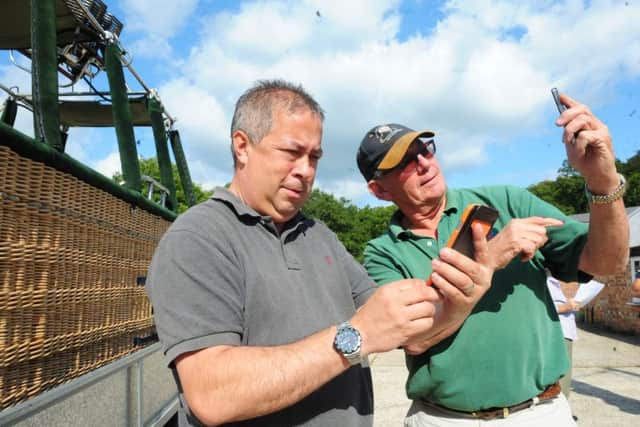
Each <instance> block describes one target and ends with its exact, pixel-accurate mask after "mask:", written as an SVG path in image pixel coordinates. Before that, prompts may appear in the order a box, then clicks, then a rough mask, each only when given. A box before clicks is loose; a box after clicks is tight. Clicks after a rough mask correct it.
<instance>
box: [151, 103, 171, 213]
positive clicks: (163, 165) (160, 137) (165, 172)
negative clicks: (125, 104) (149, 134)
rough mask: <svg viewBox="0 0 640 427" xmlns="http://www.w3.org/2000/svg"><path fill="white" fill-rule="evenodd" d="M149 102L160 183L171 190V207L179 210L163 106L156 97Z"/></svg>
mask: <svg viewBox="0 0 640 427" xmlns="http://www.w3.org/2000/svg"><path fill="white" fill-rule="evenodd" d="M148 102H149V106H148V109H149V118H150V119H151V128H152V129H153V139H154V140H155V142H156V153H157V155H158V167H159V168H160V183H161V184H162V185H164V186H165V187H166V188H167V190H169V209H171V210H172V211H174V212H178V202H177V200H176V186H175V183H174V181H173V171H172V170H171V158H170V157H169V147H167V132H166V131H165V128H164V120H163V118H162V107H161V105H160V103H159V102H158V101H157V100H156V99H155V98H149V101H148Z"/></svg>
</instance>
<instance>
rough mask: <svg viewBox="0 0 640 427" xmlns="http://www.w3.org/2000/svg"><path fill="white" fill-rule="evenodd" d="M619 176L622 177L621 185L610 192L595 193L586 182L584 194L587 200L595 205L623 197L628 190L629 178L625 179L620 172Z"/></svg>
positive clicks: (606, 203)
mask: <svg viewBox="0 0 640 427" xmlns="http://www.w3.org/2000/svg"><path fill="white" fill-rule="evenodd" d="M618 176H619V177H620V185H618V186H617V187H616V189H615V190H613V191H612V192H611V193H609V194H593V193H591V191H589V189H588V188H587V185H586V184H585V186H584V194H585V196H586V197H587V201H588V202H589V203H591V204H594V205H608V204H610V203H613V202H615V201H616V200H618V199H620V198H622V196H624V193H625V191H626V190H627V180H626V179H624V176H623V175H622V174H618Z"/></svg>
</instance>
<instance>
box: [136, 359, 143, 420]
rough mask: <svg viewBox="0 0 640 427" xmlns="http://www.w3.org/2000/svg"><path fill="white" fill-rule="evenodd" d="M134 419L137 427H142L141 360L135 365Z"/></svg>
mask: <svg viewBox="0 0 640 427" xmlns="http://www.w3.org/2000/svg"><path fill="white" fill-rule="evenodd" d="M136 383H137V385H136V413H137V416H136V419H137V420H138V427H142V387H143V385H142V359H140V360H139V361H138V363H136Z"/></svg>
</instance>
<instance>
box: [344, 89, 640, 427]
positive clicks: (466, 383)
mask: <svg viewBox="0 0 640 427" xmlns="http://www.w3.org/2000/svg"><path fill="white" fill-rule="evenodd" d="M560 99H561V101H562V102H563V103H564V104H565V105H566V106H567V107H568V109H567V110H566V111H564V112H563V113H562V114H561V115H560V117H559V118H558V119H557V120H556V124H557V125H558V126H562V127H564V134H563V142H564V145H565V147H566V151H567V156H568V159H569V163H570V164H571V165H572V166H573V167H574V168H575V169H576V170H577V171H578V172H580V173H581V174H582V176H583V177H584V179H585V183H586V195H587V198H588V202H589V206H590V208H591V215H590V224H589V225H587V224H582V223H579V222H577V221H575V220H573V219H571V218H570V217H567V216H566V215H563V214H562V213H561V212H560V211H559V210H558V209H556V208H555V207H553V206H551V205H549V204H548V203H546V202H544V201H542V200H540V199H539V198H537V197H535V196H534V195H533V194H531V193H530V192H528V191H526V190H523V189H519V188H516V187H512V186H492V187H479V188H472V189H451V188H448V187H447V185H446V182H445V178H444V176H443V174H442V170H441V168H440V164H439V162H438V159H437V156H436V142H435V139H434V136H435V134H434V133H433V132H432V131H418V132H416V131H413V130H412V129H409V128H407V127H405V126H402V125H399V124H384V125H379V126H375V127H374V128H372V129H371V130H369V131H368V132H367V133H366V134H365V135H364V137H363V139H362V141H361V143H360V147H359V150H358V154H357V162H358V167H359V169H360V171H361V173H362V175H363V177H364V178H365V180H366V182H367V186H368V188H369V190H370V192H371V193H372V194H374V195H375V196H376V197H377V198H379V199H381V200H386V201H390V202H393V203H394V204H395V205H396V206H397V207H398V211H397V212H396V213H395V214H394V216H393V217H392V219H391V223H390V225H389V228H388V231H387V232H386V233H384V234H383V235H381V236H380V237H378V238H375V239H373V240H371V241H370V242H369V243H368V244H367V246H366V248H365V252H364V265H365V268H366V269H367V271H368V272H369V274H370V275H371V277H372V278H373V279H374V280H375V281H376V282H377V283H378V284H379V285H384V286H382V288H383V289H384V287H385V286H388V285H387V284H388V283H392V282H393V281H396V280H399V279H402V278H421V279H423V280H424V279H425V278H427V277H429V276H431V278H432V281H433V285H434V286H435V287H437V288H440V286H448V279H447V278H445V277H442V275H441V274H440V271H441V268H442V264H443V260H446V259H447V258H448V257H450V256H451V253H452V252H454V251H452V250H450V249H448V248H445V245H446V242H447V240H448V238H449V236H450V235H451V234H452V232H453V231H454V229H455V228H456V226H457V225H458V223H459V221H460V217H461V214H462V212H463V210H464V209H465V207H466V206H468V205H469V204H471V203H480V204H486V205H489V206H492V207H494V208H496V209H497V210H498V211H499V213H500V215H499V218H498V220H497V222H496V223H495V225H494V228H493V230H492V232H491V234H492V235H493V234H495V237H493V238H492V239H491V240H489V250H490V252H491V254H492V256H491V257H490V260H491V263H492V266H491V267H490V268H493V269H495V273H494V275H493V280H492V282H493V283H492V285H491V287H490V288H489V289H488V291H487V292H486V293H485V294H484V295H483V297H482V298H481V299H480V301H479V302H478V303H477V305H476V306H475V307H474V309H473V311H472V313H471V314H470V315H469V316H468V317H467V318H466V319H463V320H462V321H460V322H459V323H458V324H456V325H455V331H453V332H454V333H452V331H451V330H447V331H446V333H447V334H450V336H448V337H447V338H446V339H444V340H442V341H441V342H439V343H437V344H435V345H434V343H433V342H432V341H430V340H428V339H427V340H425V341H423V342H417V341H410V342H409V343H407V344H406V345H405V346H404V347H405V350H406V352H407V367H408V369H409V378H408V380H407V385H406V391H407V395H408V397H409V398H410V399H412V400H413V403H412V405H411V408H410V409H409V412H408V414H407V418H406V419H405V425H406V426H449V425H455V426H477V425H479V423H480V422H481V423H482V425H491V424H496V425H500V426H503V427H506V426H518V427H519V426H525V425H528V426H540V425H553V426H573V425H575V421H574V420H573V419H572V416H571V410H570V408H569V405H568V402H567V400H566V398H565V397H564V396H563V395H562V394H561V393H560V387H559V384H558V380H559V378H560V377H561V376H562V375H563V374H564V373H565V372H566V371H567V369H568V367H569V360H568V357H567V352H566V349H565V346H564V343H563V335H562V330H561V328H560V325H559V322H558V321H557V320H555V317H556V314H555V306H554V305H553V301H552V300H551V298H550V296H549V292H548V291H547V289H546V284H545V281H546V275H545V268H548V269H549V270H550V271H551V273H552V274H553V275H554V277H558V278H559V279H562V280H565V281H581V282H584V281H588V280H590V278H591V277H590V275H593V274H599V275H606V274H612V273H615V272H618V271H622V270H623V269H624V268H626V265H627V260H628V254H629V248H628V242H629V224H628V220H627V215H626V213H625V209H624V203H623V200H622V196H623V194H624V191H625V188H626V184H625V180H624V177H623V176H622V175H620V174H618V173H617V171H616V165H615V156H614V153H613V146H612V143H611V136H610V134H609V131H608V129H607V127H606V126H605V125H604V124H603V123H602V122H601V121H600V120H598V118H597V117H595V116H594V115H593V114H592V113H591V111H590V110H589V109H588V108H587V107H586V106H585V105H582V104H579V103H577V102H576V101H574V100H573V99H571V98H569V97H568V96H566V95H564V94H563V95H561V96H560ZM445 149H446V145H445ZM603 247H606V248H607V250H606V251H602V250H601V249H602V248H603ZM585 279H586V280H585ZM462 289H463V290H464V291H465V293H466V294H467V295H468V296H470V297H471V296H473V295H474V294H475V293H476V292H477V291H479V289H478V287H477V286H476V284H475V283H474V282H473V281H468V282H467V286H466V287H464V288H462ZM479 420H481V421H479Z"/></svg>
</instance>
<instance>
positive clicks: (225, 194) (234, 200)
mask: <svg viewBox="0 0 640 427" xmlns="http://www.w3.org/2000/svg"><path fill="white" fill-rule="evenodd" d="M211 199H212V200H219V201H221V202H225V203H227V204H229V205H231V207H232V208H233V210H234V211H235V213H236V215H237V216H238V218H239V219H240V220H243V218H244V219H245V220H250V221H252V222H255V223H258V222H260V223H262V224H264V225H265V226H267V227H269V228H273V229H274V230H275V229H276V226H275V224H274V222H273V219H272V218H271V217H270V216H269V215H260V214H259V213H258V212H256V211H255V210H254V209H253V208H251V207H249V206H247V205H246V204H244V202H242V200H240V199H239V198H238V196H236V195H235V194H234V193H232V192H231V191H229V189H227V188H225V187H216V188H215V189H214V191H213V196H211ZM306 219H307V218H306V217H305V216H304V214H302V212H298V213H296V215H295V216H294V217H293V218H291V219H290V220H289V221H287V223H286V224H285V226H284V227H283V228H282V232H283V233H285V232H287V231H289V230H291V229H294V228H297V227H298V226H299V225H301V224H303V223H305V220H306Z"/></svg>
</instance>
